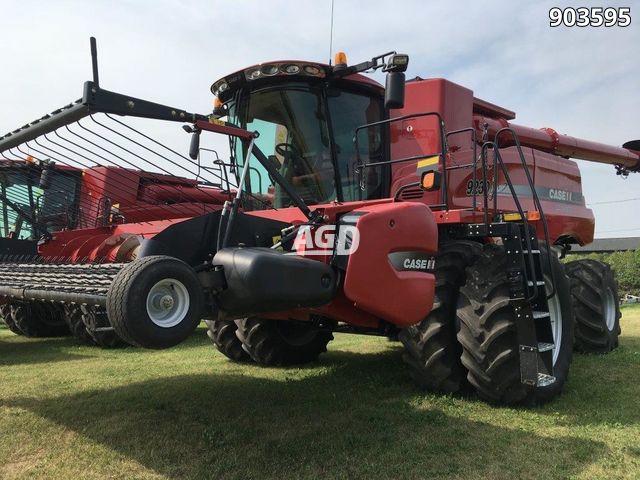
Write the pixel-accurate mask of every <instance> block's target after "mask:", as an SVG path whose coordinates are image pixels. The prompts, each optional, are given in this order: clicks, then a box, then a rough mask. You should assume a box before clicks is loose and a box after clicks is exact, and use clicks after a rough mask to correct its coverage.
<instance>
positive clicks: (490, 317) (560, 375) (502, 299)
mask: <svg viewBox="0 0 640 480" xmlns="http://www.w3.org/2000/svg"><path fill="white" fill-rule="evenodd" d="M541 251H542V254H543V258H542V265H543V268H544V270H545V281H547V283H549V281H550V280H549V279H550V272H548V269H549V267H548V263H549V262H548V261H547V260H546V258H545V257H546V255H547V253H546V252H547V251H546V249H543V248H541ZM550 260H551V268H552V269H553V273H554V276H555V279H556V283H555V285H556V294H555V295H556V296H554V297H553V298H551V299H550V300H549V302H550V303H551V302H554V301H555V300H556V299H557V300H558V302H557V305H558V312H556V313H555V314H554V313H552V321H555V322H560V324H561V327H562V330H561V340H560V341H559V342H558V341H557V340H556V347H555V348H559V349H560V351H559V352H558V354H557V358H556V361H555V364H554V376H555V378H556V380H555V381H554V382H553V383H551V384H550V385H547V386H542V387H538V386H536V387H528V386H526V385H523V384H522V383H521V381H520V356H519V351H518V346H519V345H518V340H517V334H516V321H515V312H514V308H513V305H512V303H511V301H510V296H509V280H508V278H507V271H508V267H509V264H508V257H507V254H506V252H505V250H504V248H503V247H502V246H498V245H493V244H490V245H485V247H484V249H483V252H482V255H481V256H480V257H479V258H478V260H477V261H476V262H475V263H474V264H473V265H471V266H470V267H469V268H468V269H467V283H466V285H465V286H463V287H462V288H461V289H460V297H459V299H458V310H457V315H458V319H459V322H460V330H459V332H458V340H459V341H460V343H461V344H462V349H463V353H462V363H463V365H464V366H465V367H466V368H467V369H468V370H469V374H468V377H467V378H468V379H469V383H471V385H473V386H474V387H475V389H476V392H477V393H478V396H479V397H480V398H482V399H484V400H486V401H488V402H491V403H496V404H519V403H526V404H542V403H546V402H548V401H550V400H551V399H553V398H554V397H555V396H557V395H558V394H559V393H560V392H561V390H562V387H563V386H564V384H565V382H566V380H567V376H568V371H569V365H570V364H571V357H572V352H573V312H572V308H571V293H570V289H569V281H568V279H567V277H566V275H565V274H564V272H563V269H562V265H561V264H560V262H559V260H558V259H557V257H556V256H555V255H551V258H550ZM552 310H554V309H553V308H551V306H550V311H552ZM558 317H559V318H558Z"/></svg>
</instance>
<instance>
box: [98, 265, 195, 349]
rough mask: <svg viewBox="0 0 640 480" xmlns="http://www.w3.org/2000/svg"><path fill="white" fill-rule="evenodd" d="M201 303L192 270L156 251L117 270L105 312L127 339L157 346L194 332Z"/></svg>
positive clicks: (108, 294)
mask: <svg viewBox="0 0 640 480" xmlns="http://www.w3.org/2000/svg"><path fill="white" fill-rule="evenodd" d="M158 299H159V300H158ZM157 301H158V302H160V304H156V303H157ZM203 303H204V294H203V290H202V286H201V284H200V281H199V280H198V276H197V275H196V272H195V271H194V270H193V268H191V267H190V266H189V265H187V264H186V263H185V262H183V261H181V260H178V259H177V258H174V257H169V256H164V255H156V256H149V257H143V258H140V259H137V260H135V261H133V262H131V263H129V264H127V265H126V266H125V267H124V268H123V269H122V270H120V272H118V274H117V275H116V277H115V278H114V280H113V283H112V284H111V286H110V287H109V291H108V293H107V315H108V318H109V322H110V323H111V325H112V326H113V327H114V329H115V331H116V333H117V334H118V335H119V336H120V337H121V338H122V339H124V340H125V341H126V342H128V343H130V344H131V345H136V346H140V347H145V348H154V349H161V348H169V347H172V346H174V345H177V344H178V343H180V342H182V341H183V340H185V339H186V338H187V337H189V335H191V334H192V333H193V331H194V330H195V329H196V327H197V326H198V324H199V323H200V319H201V313H202V308H203ZM154 309H155V310H154ZM163 309H164V310H163ZM154 312H155V313H154Z"/></svg>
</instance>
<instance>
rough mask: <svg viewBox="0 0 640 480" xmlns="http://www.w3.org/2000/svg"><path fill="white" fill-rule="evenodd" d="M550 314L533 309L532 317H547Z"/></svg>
mask: <svg viewBox="0 0 640 480" xmlns="http://www.w3.org/2000/svg"><path fill="white" fill-rule="evenodd" d="M549 316H551V314H550V313H549V312H542V311H540V310H534V311H533V318H535V319H536V320H537V319H539V318H547V317H549Z"/></svg>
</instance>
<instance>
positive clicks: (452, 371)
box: [399, 240, 482, 393]
mask: <svg viewBox="0 0 640 480" xmlns="http://www.w3.org/2000/svg"><path fill="white" fill-rule="evenodd" d="M481 252H482V245H481V244H479V243H477V242H473V241H465V240H461V241H453V242H449V243H446V244H444V245H442V247H441V248H440V251H439V252H438V256H437V258H436V269H435V275H436V290H435V298H434V304H433V309H432V310H431V312H430V313H429V315H428V316H427V317H426V318H425V319H424V320H423V321H422V322H420V323H418V324H417V325H413V326H411V327H409V328H405V329H403V330H402V331H401V332H400V335H399V338H400V341H401V342H402V343H403V345H404V347H405V352H404V354H403V356H402V358H403V360H404V361H405V363H406V364H407V365H408V366H409V372H410V374H411V377H412V378H413V379H414V381H415V382H416V383H417V384H418V385H420V386H421V387H423V388H426V389H428V390H431V391H436V392H445V393H456V392H460V391H464V390H467V389H468V388H469V384H468V382H467V370H466V368H465V367H464V366H463V365H462V362H461V361H460V355H461V354H462V347H461V346H460V343H459V342H458V340H457V338H456V331H457V328H456V303H457V300H458V292H459V289H460V286H461V285H463V284H464V283H465V280H466V268H467V266H469V265H470V264H472V263H473V262H474V261H475V259H476V258H477V257H478V256H479V255H480V253H481Z"/></svg>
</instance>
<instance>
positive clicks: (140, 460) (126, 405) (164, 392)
mask: <svg viewBox="0 0 640 480" xmlns="http://www.w3.org/2000/svg"><path fill="white" fill-rule="evenodd" d="M622 328H623V335H622V337H621V342H620V347H619V348H618V349H617V350H616V351H615V352H613V353H611V354H609V355H605V356H584V355H577V356H575V357H574V363H573V366H572V373H571V378H570V381H569V382H568V384H567V385H566V390H565V393H564V394H563V396H562V397H561V398H559V399H558V400H556V401H555V402H552V403H551V404H549V405H547V406H545V407H542V408H536V409H512V408H496V407H491V406H488V405H486V404H484V403H482V402H480V401H478V400H476V399H473V398H470V399H465V398H458V397H450V396H444V395H430V394H425V393H423V392H421V391H419V390H418V389H416V388H415V387H414V386H413V384H412V383H411V381H410V379H409V377H408V374H407V371H406V370H405V368H404V366H403V365H402V362H401V353H402V352H401V349H400V347H399V345H398V344H395V343H390V342H387V341H386V340H384V339H380V338H369V337H356V336H347V335H338V336H337V338H336V340H335V341H334V342H332V343H331V344H330V347H331V348H330V351H329V353H328V354H326V355H325V356H323V357H322V359H321V361H320V362H319V363H318V364H315V365H313V366H310V367H307V368H299V369H272V368H259V367H257V366H252V365H240V364H234V363H231V362H230V361H228V360H227V359H226V358H224V357H223V356H222V355H220V354H219V353H217V352H216V351H214V350H213V348H212V347H211V345H210V343H209V340H208V339H207V338H206V336H205V335H204V331H203V330H200V331H198V332H197V333H198V334H197V335H195V336H194V337H193V338H191V339H190V340H189V341H188V342H186V343H185V344H183V345H181V346H180V347H178V348H175V349H171V350H165V351H148V350H140V349H134V348H130V349H126V350H120V351H101V350H99V349H96V348H88V347H80V346H76V345H75V344H74V342H73V341H72V340H70V339H25V338H21V337H17V336H14V335H12V334H11V333H10V332H8V331H7V330H4V329H3V330H0V478H2V479H12V478H65V479H66V478H100V479H102V478H126V479H130V478H144V479H159V478H212V479H227V478H238V479H266V478H278V479H288V478H295V479H302V478H312V479H317V478H349V479H352V478H366V479H372V478H398V479H400V478H401V479H411V478H430V479H438V478H492V479H494V478H495V479H500V478H544V479H554V478H585V479H592V478H607V479H611V478H640V404H639V402H638V400H639V397H640V308H639V307H627V308H625V309H624V319H623V323H622Z"/></svg>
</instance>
